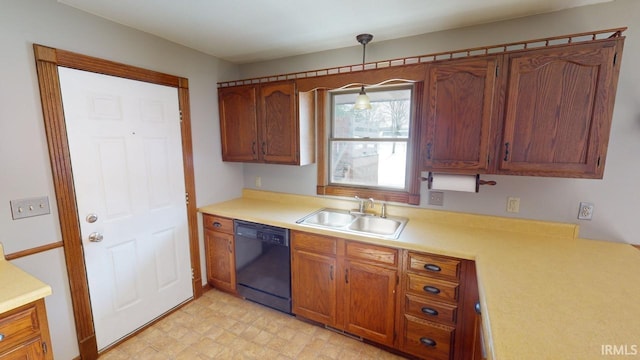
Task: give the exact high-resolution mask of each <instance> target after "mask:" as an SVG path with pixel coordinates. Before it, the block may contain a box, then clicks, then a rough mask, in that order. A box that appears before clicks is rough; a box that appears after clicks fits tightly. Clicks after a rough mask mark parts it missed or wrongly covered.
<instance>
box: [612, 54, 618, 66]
mask: <svg viewBox="0 0 640 360" xmlns="http://www.w3.org/2000/svg"><path fill="white" fill-rule="evenodd" d="M617 60H618V53H615V54H613V65H614V66H615V65H616V61H617Z"/></svg>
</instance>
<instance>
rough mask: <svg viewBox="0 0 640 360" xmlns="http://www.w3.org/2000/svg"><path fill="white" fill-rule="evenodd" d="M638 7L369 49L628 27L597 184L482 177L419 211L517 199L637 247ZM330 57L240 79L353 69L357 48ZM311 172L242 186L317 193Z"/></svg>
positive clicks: (485, 208) (438, 46)
mask: <svg viewBox="0 0 640 360" xmlns="http://www.w3.org/2000/svg"><path fill="white" fill-rule="evenodd" d="M637 24H640V1H636V0H616V1H613V2H610V3H605V4H601V5H593V6H587V7H581V8H576V9H570V10H565V11H561V12H556V13H552V14H544V15H537V16H531V17H526V18H520V19H516V20H510V21H503V22H498V23H493V24H486V25H481V26H474V27H468V28H463V29H457V30H449V31H442V32H438V33H432V34H426V35H421V36H415V37H411V38H405V39H400V40H395V41H386V42H378V43H376V41H375V35H376V34H373V35H374V40H373V42H372V43H371V44H369V45H367V61H374V60H385V59H393V58H400V57H407V56H414V55H422V54H429V53H436V52H440V51H450V50H459V49H465V48H470V47H477V46H485V45H494V44H500V43H508V42H514V41H521V40H530V39H536V38H543V37H550V36H556V35H564V34H572V33H579V32H587V31H593V30H600V29H609V28H616V27H624V26H628V27H629V29H628V30H627V31H626V32H625V35H626V36H627V38H626V40H625V48H624V55H623V57H622V68H621V72H620V79H619V83H618V93H617V97H616V105H615V111H614V118H613V126H612V129H611V138H610V144H609V151H608V156H607V163H606V168H605V174H604V179H603V180H581V179H554V178H538V177H519V176H483V177H482V178H483V179H487V180H496V181H497V182H498V184H497V185H496V186H494V187H489V186H483V187H482V188H481V190H480V193H478V194H472V193H455V192H446V193H445V200H444V202H445V206H444V207H434V206H429V205H426V202H427V201H426V199H427V197H426V189H425V187H426V186H424V187H423V189H422V204H421V206H422V207H427V208H433V209H445V210H452V211H460V212H472V213H479V214H488V215H499V216H514V215H512V214H508V213H506V199H507V196H516V197H519V198H520V199H521V202H520V213H519V214H516V215H515V216H516V217H522V218H528V219H540V220H550V221H560V222H570V223H578V224H580V233H581V236H582V237H586V238H593V239H605V240H612V241H620V242H628V243H636V244H640V235H638V233H639V232H640V226H638V223H639V222H638V219H637V215H638V214H639V212H638V210H637V209H636V204H638V203H640V190H639V189H638V188H636V186H637V184H640V167H639V166H638V165H637V164H638V163H639V160H638V157H639V156H640V99H639V96H640V71H639V70H637V64H638V63H640V38H638V36H640V32H639V30H638V29H637ZM352 35H353V36H354V46H353V47H349V48H344V49H337V50H333V51H325V52H321V53H315V54H309V55H304V56H297V57H291V58H286V59H281V60H275V61H269V62H262V63H255V64H246V65H242V66H241V68H240V71H241V74H240V75H241V78H251V77H257V76H263V75H273V74H280V73H291V72H297V71H302V70H310V69H322V68H328V67H333V66H340V65H348V64H357V63H358V61H359V60H358V59H359V57H360V56H362V52H361V51H362V47H361V46H360V45H357V42H356V40H355V35H356V34H346V35H345V36H352ZM315 172H316V166H315V165H313V166H306V167H301V168H296V167H286V166H265V165H254V164H247V165H245V167H244V178H245V187H248V188H255V185H254V179H255V177H256V176H260V177H261V178H262V185H263V186H262V189H266V190H273V191H286V192H295V193H299V194H307V195H313V194H315V185H316V180H315ZM580 201H587V202H592V203H594V204H595V210H594V215H593V220H591V221H579V220H577V218H576V217H577V213H578V204H579V202H580Z"/></svg>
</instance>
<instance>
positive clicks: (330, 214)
mask: <svg viewBox="0 0 640 360" xmlns="http://www.w3.org/2000/svg"><path fill="white" fill-rule="evenodd" d="M355 219H356V217H355V216H354V215H351V214H349V213H341V212H336V211H330V210H324V209H323V210H320V211H317V212H315V213H313V214H311V215H309V216H307V217H306V218H305V220H304V222H305V223H306V224H314V225H320V226H328V227H343V226H346V225H349V224H351V223H352V222H353V220H355Z"/></svg>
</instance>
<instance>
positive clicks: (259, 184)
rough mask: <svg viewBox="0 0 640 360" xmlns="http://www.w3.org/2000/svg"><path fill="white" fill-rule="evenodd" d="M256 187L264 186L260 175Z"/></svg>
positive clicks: (257, 177)
mask: <svg viewBox="0 0 640 360" xmlns="http://www.w3.org/2000/svg"><path fill="white" fill-rule="evenodd" d="M256 187H257V188H261V187H262V178H261V177H260V176H256Z"/></svg>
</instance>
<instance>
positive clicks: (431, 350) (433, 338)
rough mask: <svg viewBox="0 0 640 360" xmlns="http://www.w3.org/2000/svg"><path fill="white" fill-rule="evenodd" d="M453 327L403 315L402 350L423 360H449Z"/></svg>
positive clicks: (453, 333) (453, 332)
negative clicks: (423, 359)
mask: <svg viewBox="0 0 640 360" xmlns="http://www.w3.org/2000/svg"><path fill="white" fill-rule="evenodd" d="M454 335H455V327H453V326H449V325H443V324H438V323H435V322H429V321H425V320H422V319H419V318H417V317H413V316H411V315H405V318H404V329H403V336H404V341H403V347H402V350H403V351H406V352H407V353H409V354H413V355H416V356H419V357H421V358H425V359H433V360H448V359H451V355H452V353H453V352H452V350H453V341H454Z"/></svg>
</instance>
